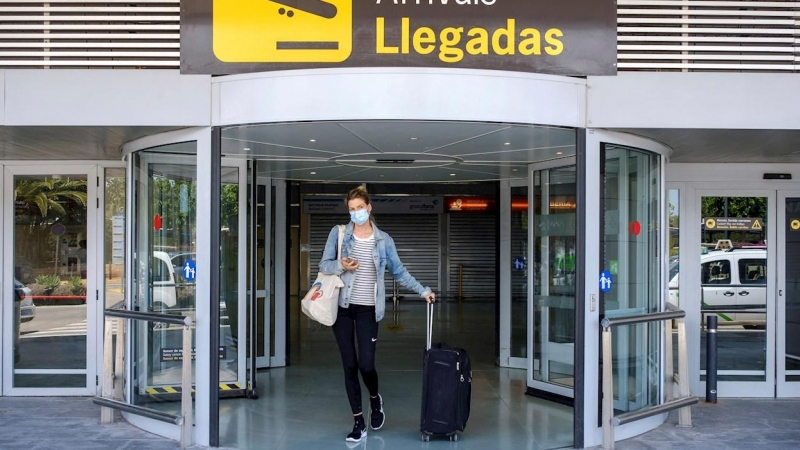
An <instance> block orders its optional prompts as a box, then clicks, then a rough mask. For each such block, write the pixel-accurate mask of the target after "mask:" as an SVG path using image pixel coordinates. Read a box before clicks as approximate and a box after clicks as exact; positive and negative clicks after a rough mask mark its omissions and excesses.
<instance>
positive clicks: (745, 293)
mask: <svg viewBox="0 0 800 450" xmlns="http://www.w3.org/2000/svg"><path fill="white" fill-rule="evenodd" d="M739 295H750V293H749V292H747V291H741V292H739Z"/></svg>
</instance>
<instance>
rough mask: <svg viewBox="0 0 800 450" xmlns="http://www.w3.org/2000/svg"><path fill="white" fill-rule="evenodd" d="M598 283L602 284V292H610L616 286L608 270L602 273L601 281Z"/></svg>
mask: <svg viewBox="0 0 800 450" xmlns="http://www.w3.org/2000/svg"><path fill="white" fill-rule="evenodd" d="M598 281H599V283H600V290H601V291H603V292H608V291H610V290H611V287H612V286H614V277H613V276H612V275H611V272H609V271H607V270H604V271H602V272H600V279H599V280H598Z"/></svg>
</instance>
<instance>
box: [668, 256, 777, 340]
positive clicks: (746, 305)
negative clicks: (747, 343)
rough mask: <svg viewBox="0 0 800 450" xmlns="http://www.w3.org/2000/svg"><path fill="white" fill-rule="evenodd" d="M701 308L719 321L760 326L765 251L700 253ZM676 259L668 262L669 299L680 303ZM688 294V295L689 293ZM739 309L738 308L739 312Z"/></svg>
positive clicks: (763, 316)
mask: <svg viewBox="0 0 800 450" xmlns="http://www.w3.org/2000/svg"><path fill="white" fill-rule="evenodd" d="M700 268H701V277H700V283H701V301H702V308H701V309H702V311H703V312H712V311H714V310H723V311H726V312H720V313H717V316H719V324H720V325H725V324H729V325H743V326H744V327H745V328H760V327H763V326H764V325H765V323H766V305H767V278H766V277H767V251H766V249H764V248H731V249H728V250H718V251H711V252H709V253H707V254H704V255H701V256H700ZM679 272H680V263H679V261H678V259H677V258H676V259H674V261H671V262H670V271H669V276H670V281H669V301H670V302H671V303H675V304H677V305H680V298H679V297H678V293H679V285H678V278H679ZM690 298H691V297H690ZM740 311H741V312H740Z"/></svg>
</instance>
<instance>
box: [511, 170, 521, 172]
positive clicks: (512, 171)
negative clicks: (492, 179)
mask: <svg viewBox="0 0 800 450" xmlns="http://www.w3.org/2000/svg"><path fill="white" fill-rule="evenodd" d="M518 170H519V169H511V171H512V172H516V171H518Z"/></svg>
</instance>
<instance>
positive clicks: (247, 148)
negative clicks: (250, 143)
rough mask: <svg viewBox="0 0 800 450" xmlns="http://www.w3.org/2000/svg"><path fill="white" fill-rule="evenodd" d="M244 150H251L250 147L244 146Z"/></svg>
mask: <svg viewBox="0 0 800 450" xmlns="http://www.w3.org/2000/svg"><path fill="white" fill-rule="evenodd" d="M242 150H244V151H246V152H249V151H250V147H245V148H243V149H242Z"/></svg>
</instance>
